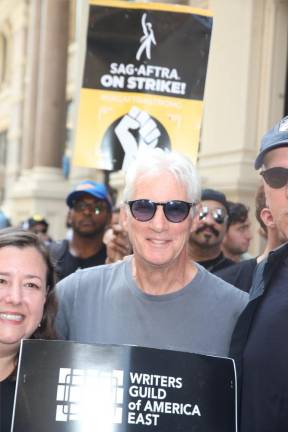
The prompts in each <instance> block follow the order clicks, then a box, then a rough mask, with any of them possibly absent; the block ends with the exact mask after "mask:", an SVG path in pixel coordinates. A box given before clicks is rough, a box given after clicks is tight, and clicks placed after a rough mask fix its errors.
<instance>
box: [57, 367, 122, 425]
mask: <svg viewBox="0 0 288 432" xmlns="http://www.w3.org/2000/svg"><path fill="white" fill-rule="evenodd" d="M123 376H124V372H123V371H122V370H113V371H111V372H103V371H98V370H97V369H72V368H60V369H59V378H58V386H57V396H56V401H57V405H56V418H55V419H56V421H58V422H70V421H75V420H78V421H81V422H82V423H86V424H87V425H89V424H90V425H91V424H92V423H93V420H94V419H96V418H97V421H98V422H99V419H103V423H105V422H106V423H107V421H109V422H110V423H111V422H112V423H118V424H119V423H122V410H123V408H122V404H123V394H124V391H123Z"/></svg>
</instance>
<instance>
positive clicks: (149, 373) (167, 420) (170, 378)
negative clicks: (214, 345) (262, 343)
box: [12, 340, 236, 432]
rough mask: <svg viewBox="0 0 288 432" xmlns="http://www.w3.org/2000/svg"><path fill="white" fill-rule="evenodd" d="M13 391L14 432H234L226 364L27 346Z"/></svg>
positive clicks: (69, 346)
mask: <svg viewBox="0 0 288 432" xmlns="http://www.w3.org/2000/svg"><path fill="white" fill-rule="evenodd" d="M16 388H17V390H16V404H15V412H14V414H13V429H12V431H13V432H23V431H29V432H39V431H41V432H51V431H53V432H95V431H101V432H167V431H177V432H187V431H189V432H207V431H212V430H213V432H236V376H235V367H234V362H233V360H231V359H226V358H220V357H210V356H204V355H199V354H189V353H184V352H178V351H172V350H160V349H150V348H141V347H136V346H133V347H131V346H127V345H126V346H113V345H111V346H110V345H88V344H79V343H75V342H67V341H39V340H26V341H24V342H23V344H22V348H21V354H20V359H19V374H18V377H17V385H16ZM211 425H213V427H212V428H211Z"/></svg>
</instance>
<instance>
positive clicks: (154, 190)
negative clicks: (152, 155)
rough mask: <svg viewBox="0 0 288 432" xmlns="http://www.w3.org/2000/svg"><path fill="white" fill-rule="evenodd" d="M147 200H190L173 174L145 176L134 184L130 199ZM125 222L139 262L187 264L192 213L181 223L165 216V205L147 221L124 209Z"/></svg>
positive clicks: (162, 264) (153, 264) (148, 263)
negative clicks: (140, 219)
mask: <svg viewBox="0 0 288 432" xmlns="http://www.w3.org/2000/svg"><path fill="white" fill-rule="evenodd" d="M136 199H148V200H151V201H154V202H167V201H171V200H182V201H188V200H187V194H186V191H185V189H184V187H183V185H182V184H180V183H179V182H177V180H176V179H175V178H174V176H173V175H171V174H168V173H165V181H163V175H160V174H159V175H155V176H153V177H152V176H144V177H143V176H142V177H141V180H139V181H138V182H137V183H136V185H135V191H134V194H133V197H132V198H131V200H136ZM121 217H122V223H123V226H124V228H125V229H126V230H127V231H128V235H129V238H130V241H131V243H132V246H133V253H134V256H135V259H136V260H137V261H138V262H142V264H143V265H144V266H145V267H147V265H148V266H152V267H154V268H155V267H162V268H163V267H164V268H165V267H166V268H167V267H169V266H171V265H174V264H179V265H180V266H181V265H184V264H185V263H186V260H187V259H188V251H187V249H188V248H187V245H188V240H189V234H190V229H191V224H192V216H191V213H189V215H188V217H187V218H186V219H185V220H183V221H182V222H179V223H173V222H170V221H169V220H168V219H167V218H166V217H165V215H164V212H163V207H162V206H157V210H156V213H155V215H154V216H153V218H152V219H150V220H149V221H147V222H141V221H138V220H136V219H135V218H134V217H133V216H132V214H131V212H130V210H129V209H128V208H125V209H123V210H122V212H121Z"/></svg>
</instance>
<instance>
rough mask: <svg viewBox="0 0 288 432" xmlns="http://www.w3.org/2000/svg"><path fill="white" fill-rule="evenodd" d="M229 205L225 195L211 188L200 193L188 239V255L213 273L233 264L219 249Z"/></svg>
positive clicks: (225, 227)
mask: <svg viewBox="0 0 288 432" xmlns="http://www.w3.org/2000/svg"><path fill="white" fill-rule="evenodd" d="M228 213H229V207H228V202H227V200H226V197H225V195H224V194H223V193H222V192H219V191H216V190H213V189H204V190H203V191H202V193H201V205H200V208H199V212H198V215H197V216H196V217H195V218H194V221H193V225H192V230H191V234H190V239H189V253H190V257H191V258H192V259H193V260H194V261H196V262H198V264H201V265H202V266H203V267H205V268H206V270H209V271H210V272H211V273H214V272H216V271H218V270H221V269H223V268H225V267H228V266H230V265H232V264H234V261H232V260H230V259H228V258H226V257H225V256H224V255H223V252H222V251H221V245H222V241H223V238H224V236H225V234H226V231H227V221H228Z"/></svg>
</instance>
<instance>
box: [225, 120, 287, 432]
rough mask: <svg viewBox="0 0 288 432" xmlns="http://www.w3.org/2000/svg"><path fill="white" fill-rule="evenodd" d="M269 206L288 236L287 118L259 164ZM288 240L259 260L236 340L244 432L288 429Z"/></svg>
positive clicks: (264, 146)
mask: <svg viewBox="0 0 288 432" xmlns="http://www.w3.org/2000/svg"><path fill="white" fill-rule="evenodd" d="M255 168H256V169H260V168H261V172H260V174H261V175H262V178H263V184H264V191H265V196H266V203H267V207H268V208H269V209H270V211H271V215H272V218H273V223H274V224H275V225H276V227H277V229H278V231H279V233H280V234H281V235H282V236H283V237H284V238H285V239H286V241H287V239H288V117H285V118H284V119H282V120H281V121H280V122H279V123H277V124H276V125H275V126H274V127H273V128H272V129H271V130H270V131H269V132H268V133H267V134H266V135H265V136H264V137H263V139H262V142H261V148H260V153H259V155H258V157H257V159H256V162H255ZM287 328H288V244H287V243H285V244H284V245H283V246H281V247H280V248H278V249H276V250H274V251H272V252H270V254H269V255H268V258H266V259H264V260H262V261H261V262H260V264H258V266H257V269H256V274H255V276H254V281H253V285H252V288H251V290H250V303H249V304H248V306H247V307H246V309H245V310H244V312H243V313H242V315H241V317H240V319H239V321H238V323H237V325H236V328H235V331H234V335H233V338H232V343H231V355H232V356H233V357H234V358H235V360H236V364H237V369H238V374H239V384H240V388H241V397H240V402H241V407H240V408H241V411H240V430H241V432H287V431H288V369H287V364H288V344H287Z"/></svg>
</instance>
